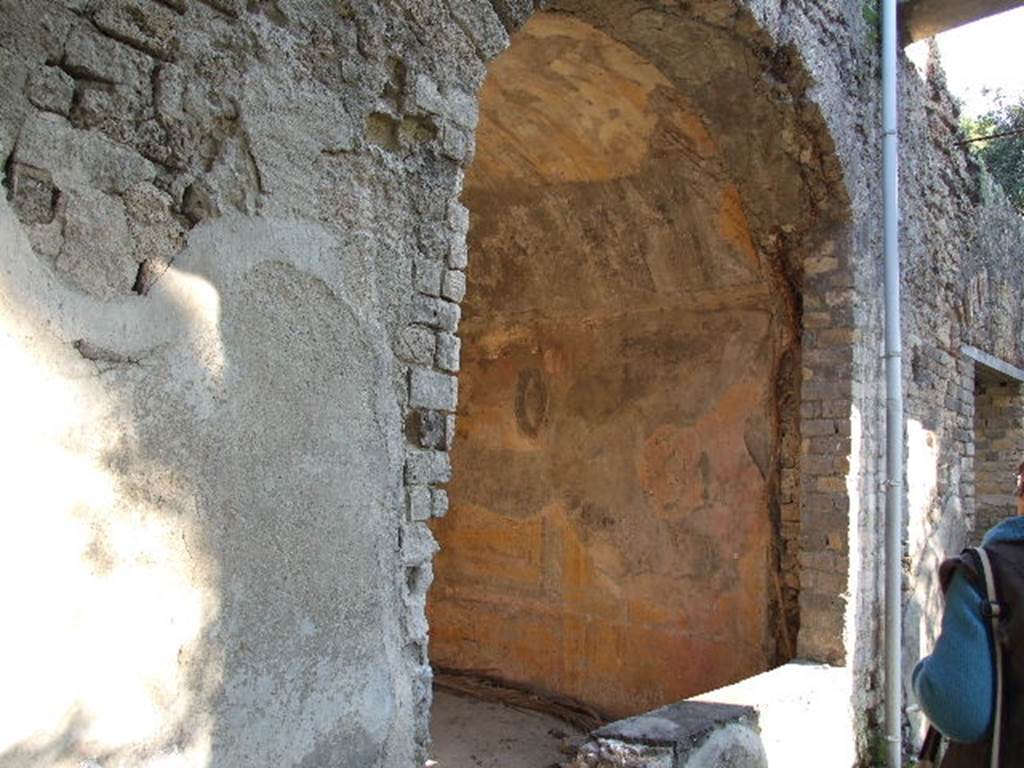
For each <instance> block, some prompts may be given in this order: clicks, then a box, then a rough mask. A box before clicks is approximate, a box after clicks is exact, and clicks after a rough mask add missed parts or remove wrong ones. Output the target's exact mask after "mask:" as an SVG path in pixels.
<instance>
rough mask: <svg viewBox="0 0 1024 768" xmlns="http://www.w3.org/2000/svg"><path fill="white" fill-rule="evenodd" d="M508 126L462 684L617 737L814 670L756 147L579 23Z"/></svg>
mask: <svg viewBox="0 0 1024 768" xmlns="http://www.w3.org/2000/svg"><path fill="white" fill-rule="evenodd" d="M695 30H696V31H695ZM698 32H699V28H698V27H696V26H695V27H694V29H693V30H691V33H693V34H698ZM701 34H702V33H701ZM691 58H692V57H691ZM691 64H693V62H692V61H691ZM719 64H720V65H723V66H724V64H722V62H719ZM748 87H749V86H748ZM480 104H481V107H480V123H479V127H478V130H477V150H476V159H475V160H474V162H473V164H472V166H471V168H470V169H469V171H468V173H467V176H466V181H465V187H464V193H463V202H464V203H465V204H466V206H467V207H468V208H469V210H470V215H471V227H470V233H469V251H470V277H469V291H468V294H467V297H466V300H465V302H464V305H463V310H464V320H463V324H462V328H461V334H462V370H461V372H460V401H459V412H458V430H457V438H456V440H455V445H454V448H453V459H452V461H453V469H454V481H453V483H452V485H451V486H450V488H449V495H450V498H451V511H450V512H449V514H448V516H447V517H446V518H444V519H443V520H441V521H438V523H437V524H436V525H435V533H436V535H437V537H438V540H439V542H440V544H441V547H442V551H441V552H440V554H439V555H438V556H437V558H436V560H435V573H436V578H435V582H434V585H433V587H432V590H431V593H430V599H429V603H428V616H429V623H430V627H431V646H430V653H431V659H432V662H433V664H434V666H435V669H436V670H437V671H438V673H439V675H444V674H446V673H451V672H460V673H471V674H474V675H478V676H480V677H485V678H490V679H495V680H499V681H502V682H503V683H506V684H508V685H510V686H512V687H516V688H525V689H529V690H531V691H536V692H539V693H541V694H543V695H546V696H549V697H551V698H554V699H557V700H570V701H575V702H581V703H582V705H583V706H584V707H586V708H588V709H589V710H590V711H592V712H594V713H596V714H598V715H599V716H600V717H602V718H614V717H622V716H626V715H631V714H636V713H639V712H643V711H646V710H649V709H652V708H655V707H657V706H660V705H663V704H666V703H669V702H672V701H676V700H678V699H681V698H685V697H687V696H691V695H694V694H697V693H700V692H703V691H708V690H711V689H714V688H717V687H720V686H723V685H726V684H729V683H732V682H735V681H737V680H740V679H743V678H746V677H749V676H751V675H754V674H756V673H759V672H762V671H764V670H766V669H769V668H771V667H774V666H776V665H778V664H779V663H782V662H784V661H786V660H788V659H790V658H792V657H793V655H794V645H795V634H796V629H797V626H796V623H797V610H796V604H797V586H798V582H797V578H796V570H797V565H796V558H795V552H794V551H793V550H794V547H793V546H790V548H789V554H788V556H787V554H786V551H785V549H786V548H785V542H784V538H789V539H790V540H791V541H790V543H791V545H792V544H793V543H794V540H795V537H796V536H797V535H798V532H796V531H794V530H792V528H793V526H792V525H791V526H790V528H791V530H789V532H788V535H787V536H785V537H784V535H783V529H782V523H781V521H780V506H781V503H782V499H783V492H782V489H781V488H780V478H781V477H782V473H783V469H784V468H788V470H789V472H790V474H791V475H792V474H795V470H794V467H796V466H798V460H799V450H800V440H799V435H798V432H797V430H798V427H797V418H798V414H797V412H798V407H799V405H798V401H799V396H798V392H799V376H800V365H799V354H800V353H799V340H800V335H799V300H798V297H797V296H796V295H795V293H794V288H793V281H792V280H791V279H790V277H789V276H788V275H787V273H786V268H785V267H784V266H783V265H782V264H781V260H780V259H778V258H773V257H772V256H771V255H770V254H769V253H768V252H767V251H766V249H765V248H764V247H763V243H764V242H765V241H766V240H765V238H764V237H763V236H761V235H763V233H761V232H759V231H758V229H757V227H755V226H754V224H752V222H751V220H750V218H749V217H748V212H747V206H746V204H745V201H744V199H743V196H742V195H741V190H740V186H739V184H740V183H739V182H738V181H737V180H736V179H735V168H733V167H730V163H728V162H726V159H725V156H726V154H727V150H728V149H729V148H730V147H732V146H734V145H735V139H736V137H735V136H729V137H724V138H723V137H722V136H716V135H715V132H714V130H713V129H712V127H711V126H710V125H709V120H708V119H707V117H706V116H705V115H704V114H703V113H702V111H701V109H700V108H698V106H697V105H696V104H695V103H694V102H692V101H691V100H690V99H689V98H688V96H687V94H686V93H685V92H684V90H683V89H681V88H680V87H679V83H678V82H676V81H674V80H673V79H671V78H669V77H668V76H666V75H665V74H664V73H663V72H662V70H661V69H660V68H659V67H658V66H656V65H655V64H654V63H652V61H651V60H650V59H649V58H647V57H645V56H644V55H643V51H642V49H640V48H638V47H636V46H633V47H631V46H628V45H626V44H624V43H622V42H620V41H619V40H618V39H616V38H615V37H614V36H612V35H611V34H609V33H608V32H606V31H603V30H602V29H600V28H598V26H595V25H592V24H590V23H588V22H586V21H584V20H582V19H580V18H577V17H574V16H570V15H565V14H556V13H540V14H537V15H535V16H534V18H533V19H532V20H531V21H530V22H529V23H528V24H527V25H526V26H525V27H524V28H523V30H521V31H520V32H519V33H518V35H517V37H516V38H515V40H514V42H513V45H512V47H511V48H510V49H509V50H508V51H507V52H506V53H504V54H502V55H501V56H500V57H499V58H498V59H496V60H495V61H494V62H493V63H492V65H491V68H490V70H489V75H488V79H487V82H486V84H485V86H484V88H483V90H482V92H481V102H480ZM754 111H755V112H756V109H755V110H754ZM736 130H740V129H739V128H738V127H737V128H736ZM745 130H746V131H747V132H748V133H749V132H750V131H751V130H753V129H752V128H751V126H750V125H745ZM756 130H761V131H763V130H766V128H765V127H764V126H761V127H759V128H756ZM768 130H774V129H771V128H768ZM747 142H748V143H749V142H750V137H749V136H748V137H747ZM780 194H782V195H785V194H788V192H786V191H782V192H780ZM793 492H794V491H793V489H792V488H790V489H789V491H788V493H789V494H790V497H789V498H788V501H789V502H790V503H792V501H793V499H792V498H791V497H792V493H793Z"/></svg>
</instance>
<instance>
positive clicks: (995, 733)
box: [969, 547, 1003, 768]
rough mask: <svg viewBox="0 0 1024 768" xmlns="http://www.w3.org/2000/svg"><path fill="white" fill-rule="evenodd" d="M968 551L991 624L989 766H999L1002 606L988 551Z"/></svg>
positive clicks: (1001, 707) (983, 607)
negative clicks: (978, 575)
mask: <svg viewBox="0 0 1024 768" xmlns="http://www.w3.org/2000/svg"><path fill="white" fill-rule="evenodd" d="M969 551H971V552H974V553H975V555H976V556H977V558H978V560H979V561H980V562H981V569H982V572H983V573H984V575H985V592H986V595H987V597H988V601H987V602H985V603H982V611H981V612H982V615H984V616H985V617H986V618H987V619H988V620H989V621H990V622H991V624H992V653H993V654H994V655H995V662H996V711H995V718H994V719H993V721H992V751H991V755H992V758H991V761H990V766H991V768H999V746H1000V745H999V742H1000V741H1001V739H1002V726H1003V722H1002V720H1003V647H1002V643H1000V642H999V617H1000V616H1001V615H1002V612H1003V606H1002V604H1001V603H1000V602H999V599H998V595H997V594H996V581H995V577H994V576H993V575H992V562H991V561H990V560H989V557H988V552H986V551H985V548H984V547H972V548H971V549H970V550H969Z"/></svg>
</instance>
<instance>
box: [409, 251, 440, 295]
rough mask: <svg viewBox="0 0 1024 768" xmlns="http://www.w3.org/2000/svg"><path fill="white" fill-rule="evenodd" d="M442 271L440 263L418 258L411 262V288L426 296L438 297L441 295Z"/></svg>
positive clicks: (423, 257)
mask: <svg viewBox="0 0 1024 768" xmlns="http://www.w3.org/2000/svg"><path fill="white" fill-rule="evenodd" d="M443 271H444V265H443V264H442V263H441V262H439V261H435V260H434V259H428V258H427V257H425V256H418V257H417V258H416V259H415V260H414V261H413V268H412V273H413V287H414V288H415V289H416V290H417V291H419V292H420V293H423V294H426V295H427V296H438V295H439V294H440V293H441V273H442V272H443Z"/></svg>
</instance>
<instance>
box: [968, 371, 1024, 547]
mask: <svg viewBox="0 0 1024 768" xmlns="http://www.w3.org/2000/svg"><path fill="white" fill-rule="evenodd" d="M1022 458H1024V401H1022V399H1021V382H1020V381H1018V380H1016V379H1014V378H1012V377H1010V376H1008V375H1006V374H1005V373H1001V372H1000V371H998V370H996V369H994V368H989V367H987V366H985V365H982V364H981V363H975V366H974V531H973V533H972V534H971V540H972V543H980V541H981V537H982V536H984V535H985V531H987V530H988V529H989V528H991V527H992V526H994V525H996V524H997V523H999V522H1000V521H1002V520H1005V519H1006V518H1008V517H1011V516H1012V515H1014V514H1015V513H1016V509H1017V504H1016V499H1015V498H1014V495H1013V490H1014V473H1015V472H1016V470H1017V466H1018V465H1019V464H1020V462H1021V459H1022Z"/></svg>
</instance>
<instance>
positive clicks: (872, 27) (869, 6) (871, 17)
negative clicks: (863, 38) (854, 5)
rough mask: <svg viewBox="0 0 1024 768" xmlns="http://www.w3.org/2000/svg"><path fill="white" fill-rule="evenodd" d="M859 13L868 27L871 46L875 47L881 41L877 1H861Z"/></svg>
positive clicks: (880, 24) (880, 15)
mask: <svg viewBox="0 0 1024 768" xmlns="http://www.w3.org/2000/svg"><path fill="white" fill-rule="evenodd" d="M860 11H861V13H862V14H863V16H864V22H865V23H866V24H867V26H868V37H869V39H870V41H871V44H872V45H874V46H877V45H878V43H879V41H880V40H881V39H882V12H881V11H880V10H879V7H878V0H861V5H860Z"/></svg>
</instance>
